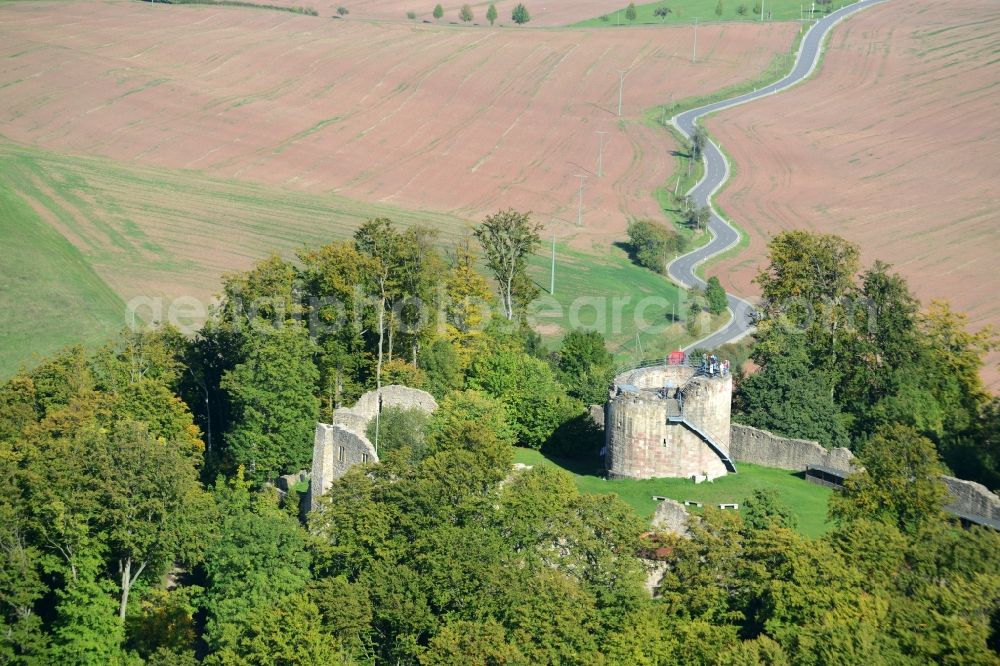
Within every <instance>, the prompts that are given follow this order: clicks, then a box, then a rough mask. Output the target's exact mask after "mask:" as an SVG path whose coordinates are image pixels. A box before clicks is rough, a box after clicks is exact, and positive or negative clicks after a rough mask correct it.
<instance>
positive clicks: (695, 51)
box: [691, 16, 700, 62]
mask: <svg viewBox="0 0 1000 666" xmlns="http://www.w3.org/2000/svg"><path fill="white" fill-rule="evenodd" d="M699 18H700V17H698V16H695V17H694V48H693V49H692V50H691V62H698V19H699Z"/></svg>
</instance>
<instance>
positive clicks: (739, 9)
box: [736, 5, 747, 16]
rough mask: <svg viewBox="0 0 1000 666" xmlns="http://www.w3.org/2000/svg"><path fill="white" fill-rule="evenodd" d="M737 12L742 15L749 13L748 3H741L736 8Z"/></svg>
mask: <svg viewBox="0 0 1000 666" xmlns="http://www.w3.org/2000/svg"><path fill="white" fill-rule="evenodd" d="M736 13H737V14H738V15H740V16H746V15H747V6H746V5H740V6H739V7H737V8H736Z"/></svg>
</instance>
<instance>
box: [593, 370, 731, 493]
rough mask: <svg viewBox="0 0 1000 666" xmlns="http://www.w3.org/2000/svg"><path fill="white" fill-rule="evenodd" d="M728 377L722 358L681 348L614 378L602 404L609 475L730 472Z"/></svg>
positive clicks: (690, 475)
mask: <svg viewBox="0 0 1000 666" xmlns="http://www.w3.org/2000/svg"><path fill="white" fill-rule="evenodd" d="M732 397H733V378H732V376H731V375H730V374H729V372H728V369H727V367H726V364H725V363H723V364H721V365H720V364H719V363H718V362H717V361H714V360H709V361H708V362H706V363H704V364H702V365H690V364H688V363H687V362H686V360H685V359H683V357H682V355H678V354H672V355H671V357H670V358H669V359H667V361H665V362H659V363H657V364H656V365H653V366H647V367H640V368H637V369H635V370H629V371H627V372H623V373H622V374H620V375H618V376H617V377H615V381H614V384H613V385H612V387H611V390H610V394H609V396H608V402H607V404H606V405H605V415H604V428H605V444H606V451H605V456H606V457H605V464H606V467H607V472H608V477H609V478H612V479H616V478H617V479H622V478H624V479H652V478H662V477H675V478H676V477H680V478H695V479H696V480H706V479H707V480H711V479H716V478H718V477H720V476H725V475H726V474H728V473H730V472H735V471H736V465H735V464H734V463H733V461H732V459H731V457H730V455H729V441H730V423H729V415H730V409H731V406H732Z"/></svg>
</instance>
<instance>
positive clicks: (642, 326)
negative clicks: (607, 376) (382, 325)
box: [0, 143, 691, 376]
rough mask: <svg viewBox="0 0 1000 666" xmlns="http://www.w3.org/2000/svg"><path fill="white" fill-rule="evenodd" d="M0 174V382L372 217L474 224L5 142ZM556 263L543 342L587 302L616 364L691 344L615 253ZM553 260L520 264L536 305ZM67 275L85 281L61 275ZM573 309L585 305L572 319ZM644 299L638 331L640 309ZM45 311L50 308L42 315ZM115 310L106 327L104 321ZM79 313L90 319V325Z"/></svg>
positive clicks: (660, 290) (659, 286) (584, 317)
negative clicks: (149, 301)
mask: <svg viewBox="0 0 1000 666" xmlns="http://www.w3.org/2000/svg"><path fill="white" fill-rule="evenodd" d="M0 173H2V174H3V177H2V181H0V182H2V184H3V186H4V190H3V194H4V202H5V204H4V205H5V208H4V218H3V221H2V223H3V225H4V233H5V234H6V235H7V236H9V237H10V240H9V241H8V244H7V247H21V248H22V249H21V250H20V251H19V252H17V253H9V252H5V255H4V259H3V262H4V263H3V266H2V270H3V274H4V276H5V278H6V279H7V280H8V281H9V282H10V283H11V284H12V285H16V286H15V288H11V289H4V291H3V299H4V300H3V302H4V304H5V305H6V306H7V308H6V312H7V313H8V314H7V317H6V322H5V324H4V325H3V326H4V328H3V329H2V330H3V333H2V334H3V336H4V338H3V339H4V343H5V344H4V345H3V348H2V350H0V356H2V358H0V374H2V375H3V376H5V375H8V374H10V372H12V371H13V370H14V369H16V367H17V366H18V364H19V363H21V362H22V361H27V360H29V359H30V357H31V355H32V354H33V353H36V352H37V353H39V354H47V353H49V352H51V351H53V350H54V349H55V348H57V347H59V346H60V345H62V344H66V343H70V342H75V341H80V340H83V341H96V340H99V339H101V338H103V337H107V336H110V335H112V334H114V333H115V331H117V330H118V329H119V328H121V326H123V325H124V323H125V321H124V307H123V305H122V300H124V301H128V300H129V299H130V298H132V297H134V296H138V295H142V296H151V297H158V296H161V295H163V296H166V297H167V298H168V299H169V298H170V297H173V296H177V295H188V294H190V295H194V296H196V297H199V298H206V297H207V296H210V295H211V294H212V293H214V292H216V291H217V290H218V288H219V285H220V278H221V276H222V274H223V273H225V272H228V271H233V270H238V269H240V268H243V267H247V266H249V265H250V263H251V262H252V261H254V260H256V259H260V258H263V257H265V256H267V254H268V253H271V252H279V253H281V254H284V255H285V256H290V255H291V253H292V252H293V251H294V250H295V249H297V248H299V247H301V246H303V245H315V244H321V243H326V242H329V241H331V240H336V239H343V238H349V237H350V235H351V234H352V233H353V232H354V229H356V228H357V226H358V225H359V224H360V223H361V222H362V221H364V220H365V219H367V218H369V217H375V216H385V217H389V218H392V219H393V220H395V221H396V222H398V223H400V224H402V225H410V224H415V223H426V224H429V225H432V226H434V227H435V228H437V229H439V230H440V233H441V243H442V245H445V246H451V245H452V244H453V243H454V242H455V240H457V239H458V238H459V237H461V236H462V235H464V234H466V233H468V232H469V230H470V229H471V227H472V225H473V223H474V221H472V220H465V219H462V218H459V217H456V216H452V215H446V214H441V213H432V212H428V211H419V210H404V209H400V208H396V207H392V206H386V205H380V204H367V203H363V202H358V201H353V200H350V199H346V198H344V197H338V196H335V195H330V194H313V193H306V192H301V191H296V190H288V189H282V188H276V187H266V186H262V185H255V184H252V183H245V182H240V181H234V180H226V179H220V178H210V177H208V176H205V175H204V174H202V173H200V172H197V171H183V170H169V169H160V168H153V167H145V166H139V165H134V164H128V163H120V162H113V161H110V160H104V159H99V158H83V157H73V156H66V155H58V154H53V153H49V152H45V151H42V150H38V149H35V148H29V147H23V146H15V145H11V144H2V143H0ZM36 210H37V211H40V212H41V214H39V213H37V212H36ZM15 237H16V240H15ZM57 240H58V241H59V242H60V243H61V244H62V245H61V247H62V248H63V250H62V252H63V253H64V254H66V255H67V256H69V255H71V256H72V257H73V260H72V262H70V261H68V260H63V259H61V260H59V261H58V262H56V263H57V267H58V270H55V269H47V270H46V271H45V273H44V274H45V276H47V277H45V278H44V279H41V278H39V277H38V275H37V272H33V271H35V269H36V268H39V267H42V266H45V265H46V264H45V262H46V261H49V262H55V261H56V260H55V259H54V257H56V256H57V253H56V252H54V251H53V250H51V246H52V245H53V243H55V242H56V241H57ZM70 241H71V242H70ZM557 254H558V265H557V275H556V293H555V300H556V302H558V304H559V307H560V308H561V310H562V317H560V318H558V319H549V318H546V317H545V316H544V314H545V313H547V312H550V311H551V308H550V307H548V305H547V301H540V302H539V303H538V308H537V312H538V313H539V314H540V316H539V317H538V318H537V322H538V323H539V324H542V327H541V329H542V332H543V334H544V335H543V337H544V338H545V340H546V342H548V343H549V344H556V343H557V342H558V340H559V339H561V338H562V336H563V335H564V334H565V333H566V332H567V331H568V330H570V328H571V327H573V326H574V325H580V326H588V325H591V324H593V323H595V316H596V314H595V313H596V311H595V307H594V305H595V304H598V305H599V306H601V307H603V308H604V310H603V312H605V313H606V316H602V317H601V319H602V320H603V321H605V322H606V324H605V325H604V326H602V327H601V329H602V330H603V332H604V333H605V334H606V336H607V338H608V340H609V342H610V345H611V347H612V350H613V351H614V353H615V355H616V357H617V360H618V361H619V362H621V363H625V362H628V361H630V360H633V359H635V358H639V359H645V358H652V357H655V356H658V355H662V354H663V353H664V352H666V351H669V350H672V349H673V348H675V347H676V346H677V345H678V344H682V343H683V342H685V341H689V340H690V339H691V336H689V335H688V334H687V333H686V332H685V331H684V330H683V327H682V326H680V325H679V324H677V325H673V326H670V324H671V321H670V317H671V312H673V314H674V315H675V316H676V317H678V318H680V317H683V315H684V304H683V298H682V294H681V292H680V291H679V290H678V289H677V288H676V287H675V286H674V285H672V284H671V283H670V282H669V281H667V280H666V279H664V278H663V277H662V276H659V275H656V274H655V273H653V272H652V271H649V270H647V269H645V268H641V267H639V266H636V265H635V264H633V263H632V262H631V261H629V259H628V257H627V253H626V252H625V250H624V249H622V248H620V247H610V248H609V247H607V246H601V247H596V246H595V247H592V248H587V249H586V251H580V250H573V249H570V248H569V247H568V246H567V245H565V244H563V243H560V244H559V247H558V248H557ZM37 257H41V258H42V259H37ZM549 260H550V247H549V245H548V244H547V243H545V244H543V247H542V248H541V250H540V251H539V254H538V256H535V257H533V258H532V260H531V263H530V273H531V276H532V278H533V279H534V280H535V281H536V282H537V283H538V285H539V286H540V287H541V288H542V291H543V294H544V293H547V291H548V286H549V269H550V261H549ZM70 266H72V267H73V269H72V270H70ZM73 271H76V272H78V273H79V275H80V276H84V275H85V276H86V277H85V278H84V277H79V276H78V277H71V276H72V275H75V274H76V273H74V272H73ZM81 290H82V291H81ZM77 292H81V293H77ZM70 294H72V295H70ZM115 294H117V297H116V296H115ZM577 297H586V298H589V299H590V300H583V301H580V302H579V303H578V304H577V306H575V307H574V305H573V302H574V300H575V299H577ZM649 298H652V301H651V302H650V301H647V303H646V307H645V308H644V309H643V308H640V310H641V311H640V313H639V314H640V315H642V316H641V317H640V318H639V321H638V323H637V319H636V314H637V313H636V310H637V306H639V305H640V303H641V302H642V300H643V299H649ZM46 303H52V304H58V305H51V306H49V305H44V307H43V304H46ZM68 306H73V307H75V308H76V312H77V314H75V315H73V317H72V318H63V319H60V320H59V322H58V323H51V320H52V317H51V316H49V313H50V309H51V308H56V309H58V311H60V312H64V313H65V312H69V310H68V309H67V307H68ZM112 311H113V312H114V316H113V317H112V316H109V314H108V313H109V312H112ZM616 312H617V315H616ZM84 315H86V316H87V317H89V319H88V320H87V322H86V323H83V322H82V320H81V317H83V316H84ZM40 322H46V328H45V329H44V330H43V331H41V332H36V331H35V329H36V328H38V327H39V323H40ZM546 324H548V326H546ZM637 331H638V332H639V335H638V343H637V342H636V340H637V336H636V332H637Z"/></svg>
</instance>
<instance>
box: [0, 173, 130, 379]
mask: <svg viewBox="0 0 1000 666" xmlns="http://www.w3.org/2000/svg"><path fill="white" fill-rule="evenodd" d="M6 174H7V172H6V170H5V169H4V168H3V166H0V247H2V248H3V250H2V252H0V284H2V285H3V287H2V289H0V309H2V311H3V313H4V314H3V317H2V318H0V378H2V377H7V376H9V375H11V374H13V373H14V372H16V371H17V369H18V368H19V367H20V366H21V365H22V364H30V363H31V360H32V359H33V358H34V357H36V356H38V355H45V354H50V353H52V352H54V351H55V350H57V349H58V348H60V347H62V346H63V345H65V344H67V343H70V342H79V343H83V344H94V343H99V342H100V341H102V340H103V339H105V338H106V336H107V335H108V334H109V333H111V332H113V331H114V330H116V329H118V328H121V327H122V326H124V325H125V305H124V303H123V302H122V300H121V299H120V298H119V297H118V296H117V295H115V293H114V292H113V291H112V290H111V289H110V288H109V287H108V285H107V284H105V282H104V281H103V280H101V278H100V277H99V276H98V275H97V274H96V273H95V272H94V270H93V268H91V267H90V265H89V264H88V263H87V260H86V259H85V258H84V257H83V255H82V254H80V252H79V251H78V250H77V249H76V248H75V247H73V245H71V244H70V243H69V241H67V240H66V239H65V238H63V237H62V236H61V235H59V233H58V232H56V231H55V230H54V229H53V228H52V227H51V226H49V225H47V224H46V223H45V222H44V221H43V220H42V219H41V218H40V217H39V216H38V214H37V213H35V211H34V210H32V209H31V207H30V206H29V205H28V204H27V203H26V202H25V201H24V200H23V199H21V198H20V197H19V196H18V195H17V193H16V192H15V191H14V190H13V188H12V187H11V185H10V182H9V181H8V180H7V178H6V177H5V176H6Z"/></svg>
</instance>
